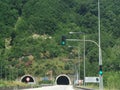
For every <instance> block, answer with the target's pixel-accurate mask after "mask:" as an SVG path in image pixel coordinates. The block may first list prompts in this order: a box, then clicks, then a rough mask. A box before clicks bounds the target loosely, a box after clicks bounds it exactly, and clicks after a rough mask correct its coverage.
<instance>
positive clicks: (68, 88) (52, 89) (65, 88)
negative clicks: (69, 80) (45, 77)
mask: <svg viewBox="0 0 120 90" xmlns="http://www.w3.org/2000/svg"><path fill="white" fill-rule="evenodd" d="M21 90H75V89H74V88H73V86H72V85H54V86H46V87H40V88H30V89H21Z"/></svg>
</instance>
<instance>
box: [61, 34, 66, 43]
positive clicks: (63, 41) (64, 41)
mask: <svg viewBox="0 0 120 90" xmlns="http://www.w3.org/2000/svg"><path fill="white" fill-rule="evenodd" d="M65 44H66V37H65V36H62V38H61V45H65Z"/></svg>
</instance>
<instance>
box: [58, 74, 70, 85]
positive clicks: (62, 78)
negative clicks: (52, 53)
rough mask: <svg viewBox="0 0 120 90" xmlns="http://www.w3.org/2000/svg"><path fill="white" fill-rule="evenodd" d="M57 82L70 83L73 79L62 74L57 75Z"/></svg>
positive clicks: (59, 83) (61, 83)
mask: <svg viewBox="0 0 120 90" xmlns="http://www.w3.org/2000/svg"><path fill="white" fill-rule="evenodd" d="M56 84H57V85H70V84H71V81H70V78H69V77H68V76H67V75H65V74H61V75H59V76H57V78H56Z"/></svg>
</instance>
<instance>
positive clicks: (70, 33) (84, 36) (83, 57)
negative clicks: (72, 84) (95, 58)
mask: <svg viewBox="0 0 120 90" xmlns="http://www.w3.org/2000/svg"><path fill="white" fill-rule="evenodd" d="M69 34H84V33H82V32H69ZM67 40H68V39H67ZM77 40H79V39H77ZM83 41H84V51H83V52H84V54H83V58H84V80H85V75H86V74H85V73H86V71H85V35H84V39H83ZM78 50H79V53H78V54H79V56H78V57H79V59H80V46H79V48H78ZM79 74H80V62H79ZM79 76H80V75H79ZM84 86H85V81H84Z"/></svg>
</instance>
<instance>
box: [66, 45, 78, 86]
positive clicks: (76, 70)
mask: <svg viewBox="0 0 120 90" xmlns="http://www.w3.org/2000/svg"><path fill="white" fill-rule="evenodd" d="M68 47H69V48H71V47H75V48H77V49H78V65H79V66H78V67H79V68H78V69H77V68H76V65H77V63H76V65H75V72H76V75H77V77H76V79H77V80H76V81H77V83H78V81H79V79H80V47H79V46H68ZM74 84H75V82H74Z"/></svg>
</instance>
